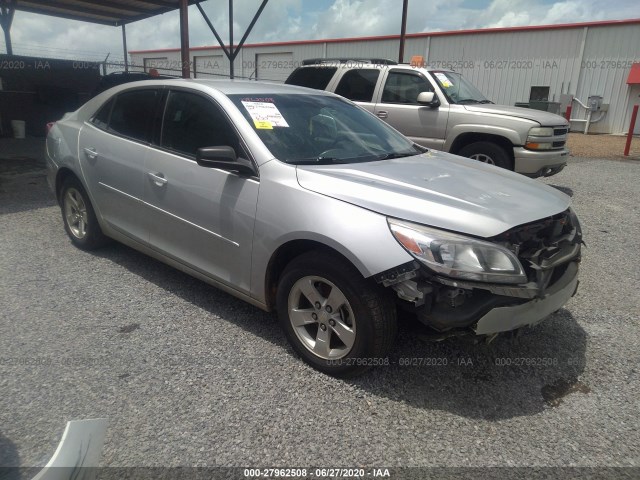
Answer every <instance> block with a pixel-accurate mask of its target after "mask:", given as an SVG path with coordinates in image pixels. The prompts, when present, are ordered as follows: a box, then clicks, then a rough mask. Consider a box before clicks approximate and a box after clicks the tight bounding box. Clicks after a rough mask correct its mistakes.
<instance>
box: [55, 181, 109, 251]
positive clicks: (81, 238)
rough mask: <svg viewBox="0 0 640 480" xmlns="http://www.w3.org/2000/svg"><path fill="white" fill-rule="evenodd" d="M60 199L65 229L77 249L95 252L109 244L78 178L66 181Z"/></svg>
mask: <svg viewBox="0 0 640 480" xmlns="http://www.w3.org/2000/svg"><path fill="white" fill-rule="evenodd" d="M60 199H61V204H60V207H61V209H62V221H63V222H64V229H65V230H66V232H67V235H69V238H70V239H71V242H72V243H73V244H74V245H75V246H76V247H78V248H80V249H82V250H93V249H95V248H99V247H101V246H103V245H105V244H106V243H107V242H108V238H107V237H105V236H104V234H103V233H102V230H101V229H100V224H99V223H98V219H97V218H96V214H95V212H94V210H93V206H92V205H91V201H90V200H89V196H88V195H87V192H86V190H85V189H84V187H83V186H82V184H81V183H80V181H79V180H78V179H77V178H75V177H69V178H67V179H66V180H65V181H64V183H63V184H62V189H61V191H60Z"/></svg>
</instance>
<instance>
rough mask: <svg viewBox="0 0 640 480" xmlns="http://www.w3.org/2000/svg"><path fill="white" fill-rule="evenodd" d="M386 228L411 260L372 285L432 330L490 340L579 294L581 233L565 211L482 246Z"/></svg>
mask: <svg viewBox="0 0 640 480" xmlns="http://www.w3.org/2000/svg"><path fill="white" fill-rule="evenodd" d="M389 224H390V228H391V230H392V233H393V234H394V236H395V237H396V239H397V240H398V241H399V242H400V243H401V244H402V245H403V246H404V247H405V248H406V249H407V250H408V251H409V253H411V254H412V255H413V256H414V257H415V258H416V260H414V261H412V262H409V263H407V264H404V265H401V266H399V267H396V268H394V269H391V270H388V271H386V272H382V273H381V274H378V275H377V276H376V277H375V280H376V281H377V282H379V283H381V284H382V285H384V286H386V287H390V288H392V289H393V290H395V292H396V293H397V296H398V298H399V299H401V301H402V303H403V304H404V305H405V306H410V307H411V309H412V310H414V311H415V313H416V315H417V317H418V319H419V320H420V321H421V322H422V323H424V324H425V325H427V326H429V327H431V328H433V329H434V330H436V331H438V332H448V331H459V330H462V331H464V330H466V331H468V332H472V333H475V334H477V335H492V334H496V333H499V332H504V331H510V330H514V329H517V328H520V327H523V326H526V325H534V324H536V323H538V322H540V321H542V320H544V319H545V318H546V317H548V316H549V315H550V314H552V313H553V312H555V311H556V310H558V309H560V308H561V307H562V306H563V305H564V304H565V303H566V302H567V301H568V300H569V298H571V297H572V296H573V295H574V294H575V292H576V290H577V286H578V263H579V262H580V250H581V246H582V232H581V229H580V223H579V221H578V219H577V217H576V215H575V213H574V212H573V211H572V210H571V209H568V210H566V211H564V212H562V213H560V214H557V215H554V216H552V217H548V218H544V219H541V220H538V221H535V222H532V223H528V224H525V225H521V226H518V227H515V228H512V229H510V230H508V231H506V232H503V233H501V234H499V235H497V236H495V237H492V238H490V239H482V240H480V239H474V238H470V237H464V236H461V235H458V234H453V233H450V232H439V231H437V230H435V229H431V228H427V227H423V226H417V225H415V224H410V223H407V222H402V221H396V220H391V219H390V220H389Z"/></svg>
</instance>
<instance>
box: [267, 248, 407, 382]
mask: <svg viewBox="0 0 640 480" xmlns="http://www.w3.org/2000/svg"><path fill="white" fill-rule="evenodd" d="M276 306H277V310H278V318H279V320H280V324H281V326H282V328H283V330H284V331H285V333H286V335H287V339H288V340H289V342H290V343H291V346H292V347H293V349H294V350H295V351H296V353H298V355H300V357H302V359H303V360H304V361H305V362H307V363H308V364H309V365H311V366H312V367H314V368H316V369H317V370H320V371H322V372H324V373H328V374H330V375H334V376H339V377H346V376H353V375H357V374H359V373H362V372H364V371H365V370H367V369H369V368H370V367H372V366H376V365H385V364H388V358H387V357H386V355H387V354H388V352H389V350H390V349H391V347H392V346H393V342H394V340H395V336H396V331H397V323H396V310H395V304H394V302H393V298H392V296H391V295H390V293H389V292H388V291H387V290H385V289H384V288H382V287H380V286H379V285H377V284H376V283H375V282H373V281H372V280H371V279H365V278H363V277H362V275H361V274H360V272H358V270H357V269H356V268H355V267H354V266H353V265H352V264H351V263H349V262H347V261H346V260H345V259H344V258H343V257H340V256H339V255H336V254H333V253H330V252H326V251H311V252H307V253H304V254H302V255H300V256H298V257H296V258H294V259H293V260H291V262H290V263H289V264H288V265H287V266H286V268H285V269H284V271H283V272H282V275H281V276H280V280H279V282H278V288H277V293H276Z"/></svg>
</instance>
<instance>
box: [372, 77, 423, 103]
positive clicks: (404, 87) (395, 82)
mask: <svg viewBox="0 0 640 480" xmlns="http://www.w3.org/2000/svg"><path fill="white" fill-rule="evenodd" d="M421 92H433V87H432V86H431V84H430V83H429V82H428V81H427V79H426V78H424V77H423V76H421V75H418V74H415V73H405V72H394V71H391V72H389V75H388V76H387V81H386V83H385V84H384V90H383V91H382V100H381V101H382V103H404V104H413V105H417V104H418V94H419V93H421Z"/></svg>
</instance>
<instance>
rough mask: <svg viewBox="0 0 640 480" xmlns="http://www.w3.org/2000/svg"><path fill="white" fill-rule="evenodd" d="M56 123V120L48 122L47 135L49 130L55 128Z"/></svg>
mask: <svg viewBox="0 0 640 480" xmlns="http://www.w3.org/2000/svg"><path fill="white" fill-rule="evenodd" d="M55 124H56V122H49V123H47V135H49V131H50V130H51V129H52V128H53V126H54V125H55Z"/></svg>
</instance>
